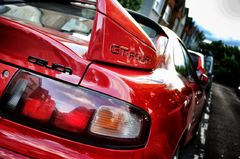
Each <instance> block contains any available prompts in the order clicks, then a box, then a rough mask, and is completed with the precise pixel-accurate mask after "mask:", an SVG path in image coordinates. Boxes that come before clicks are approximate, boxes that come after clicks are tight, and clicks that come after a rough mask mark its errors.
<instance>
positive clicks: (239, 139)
mask: <svg viewBox="0 0 240 159" xmlns="http://www.w3.org/2000/svg"><path fill="white" fill-rule="evenodd" d="M183 159H240V99H239V98H238V97H237V96H236V94H235V93H234V90H232V89H230V88H228V87H225V86H222V85H220V84H216V83H214V84H213V86H212V91H211V93H210V95H209V98H208V104H207V106H206V109H205V110H204V114H203V117H202V121H201V124H200V128H199V131H198V133H197V136H196V137H195V138H194V140H193V141H191V143H190V144H189V145H188V146H187V148H186V150H185V151H184V155H183Z"/></svg>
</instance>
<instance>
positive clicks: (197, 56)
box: [188, 50, 206, 74]
mask: <svg viewBox="0 0 240 159" xmlns="http://www.w3.org/2000/svg"><path fill="white" fill-rule="evenodd" d="M188 52H189V53H190V56H191V59H192V61H193V65H194V67H195V68H196V69H197V70H199V71H200V73H202V74H203V73H205V72H206V71H205V63H204V62H205V59H204V55H203V54H202V53H200V52H196V51H193V50H188Z"/></svg>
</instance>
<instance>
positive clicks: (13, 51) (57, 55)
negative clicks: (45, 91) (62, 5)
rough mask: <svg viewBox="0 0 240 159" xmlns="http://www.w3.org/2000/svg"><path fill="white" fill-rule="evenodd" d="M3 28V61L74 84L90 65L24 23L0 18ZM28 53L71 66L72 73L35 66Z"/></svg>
mask: <svg viewBox="0 0 240 159" xmlns="http://www.w3.org/2000/svg"><path fill="white" fill-rule="evenodd" d="M0 28H1V31H0V36H1V37H3V38H1V40H0V44H1V47H0V56H1V59H0V60H1V61H4V62H5V63H11V64H12V65H15V66H18V67H21V68H24V69H30V70H32V71H35V72H38V73H41V74H45V75H48V76H51V77H53V78H57V79H60V80H63V81H67V82H70V83H73V84H78V83H79V82H80V80H81V78H82V76H83V74H84V72H85V70H86V68H87V66H88V64H90V61H87V60H86V59H83V58H81V57H80V56H79V55H77V54H76V53H75V52H73V51H72V50H71V49H69V48H68V47H67V46H65V45H63V44H62V43H61V42H59V41H58V40H56V39H54V38H53V37H50V36H49V35H47V34H45V33H43V32H40V31H38V30H36V29H33V28H31V27H29V26H26V25H24V24H20V23H17V22H14V21H11V20H9V19H6V18H3V17H0ZM29 56H33V57H36V58H39V59H43V60H46V61H48V65H49V66H51V65H52V64H53V63H56V64H59V65H62V66H65V67H70V68H71V69H72V75H70V74H68V73H61V72H58V71H55V70H52V69H46V67H43V66H39V65H34V64H32V63H30V62H29V61H28V58H29Z"/></svg>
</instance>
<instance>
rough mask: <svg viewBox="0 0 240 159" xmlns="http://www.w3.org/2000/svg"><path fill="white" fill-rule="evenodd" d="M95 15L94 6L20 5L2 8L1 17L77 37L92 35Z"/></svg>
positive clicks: (70, 4)
mask: <svg viewBox="0 0 240 159" xmlns="http://www.w3.org/2000/svg"><path fill="white" fill-rule="evenodd" d="M95 13H96V11H95V8H94V6H93V5H87V4H81V3H78V2H75V3H69V4H60V3H40V2H39V3H19V4H8V5H2V6H0V16H3V17H7V18H10V19H12V20H15V21H20V22H23V23H31V24H35V25H38V26H41V27H45V28H50V29H54V30H57V31H60V32H65V33H68V34H71V35H73V36H75V37H78V36H82V35H84V36H89V35H90V34H91V31H92V26H93V19H94V16H95Z"/></svg>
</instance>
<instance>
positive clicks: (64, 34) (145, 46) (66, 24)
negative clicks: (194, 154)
mask: <svg viewBox="0 0 240 159" xmlns="http://www.w3.org/2000/svg"><path fill="white" fill-rule="evenodd" d="M129 13H130V14H131V15H130V14H129ZM129 13H128V12H127V11H126V10H125V9H124V8H123V7H122V6H121V5H120V4H119V3H118V2H117V1H116V0H98V1H97V2H96V1H94V0H76V1H75V0H66V1H60V0H59V1H56V0H55V1H54V0H48V1H33V0H29V1H28V0H16V1H15V0H13V1H12V0H11V1H9V0H8V1H5V0H3V1H1V5H0V113H1V116H0V158H46V159H50V158H51V159H52V158H67V159H69V158H80V159H143V158H144V159H169V158H172V157H173V156H174V157H175V158H177V157H178V154H179V152H180V150H181V149H182V148H183V146H184V145H185V144H186V143H187V142H188V141H189V140H190V139H191V137H192V135H194V132H195V130H196V128H197V127H196V126H197V125H198V122H199V119H200V116H201V111H202V108H203V105H204V102H205V94H204V91H203V89H202V85H204V84H206V82H207V81H206V78H201V79H198V77H197V76H196V70H195V69H194V67H193V65H192V62H191V60H190V58H189V54H188V52H187V50H186V48H185V47H184V44H183V43H182V42H181V40H180V39H179V38H178V37H177V36H176V35H175V34H174V33H173V32H172V31H170V30H168V29H167V28H165V27H161V26H159V25H158V24H156V23H154V22H153V21H151V20H150V19H148V18H146V17H143V16H141V15H139V14H138V13H135V12H132V11H129Z"/></svg>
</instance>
